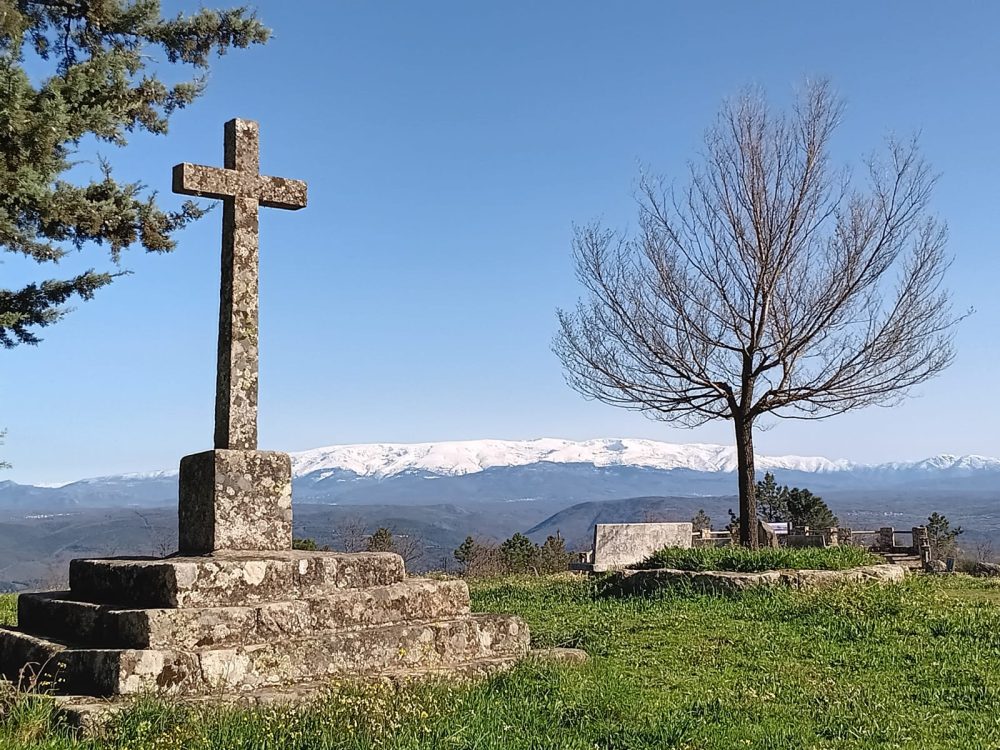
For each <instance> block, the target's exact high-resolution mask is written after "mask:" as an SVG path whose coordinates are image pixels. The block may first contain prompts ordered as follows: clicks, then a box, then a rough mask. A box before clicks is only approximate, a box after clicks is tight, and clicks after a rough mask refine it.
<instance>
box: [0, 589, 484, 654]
mask: <svg viewBox="0 0 1000 750" xmlns="http://www.w3.org/2000/svg"><path fill="white" fill-rule="evenodd" d="M468 612H469V588H468V586H467V585H466V583H465V581H434V580H430V579H425V578H408V579H406V580H404V581H401V582H399V583H392V584H389V585H387V586H375V587H372V588H368V589H339V590H336V591H333V592H331V593H329V594H327V595H325V596H323V597H321V598H318V599H299V600H296V601H280V602H265V603H263V604H257V605H253V606H247V607H188V608H183V609H176V608H174V609H163V608H158V609H121V608H117V607H114V606H109V605H101V604H93V603H91V602H85V601H79V600H75V599H74V598H73V593H72V592H69V591H56V592H47V593H42V594H21V595H20V596H19V597H18V600H17V622H18V625H19V628H20V629H21V630H23V631H25V632H26V633H31V634H32V635H38V636H42V637H49V638H57V639H62V640H65V641H68V642H71V643H73V644H74V646H77V647H103V648H134V649H145V648H152V649H179V650H182V651H185V650H192V649H199V648H207V647H223V646H246V645H253V644H256V643H266V642H268V641H272V640H276V639H280V638H299V637H303V636H308V635H314V634H317V633H320V632H323V631H330V630H341V631H342V630H351V629H358V628H365V627H375V626H380V625H388V624H394V623H400V622H406V621H409V620H419V621H429V620H441V619H445V618H449V617H455V616H458V615H463V614H468Z"/></svg>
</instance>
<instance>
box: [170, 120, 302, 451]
mask: <svg viewBox="0 0 1000 750" xmlns="http://www.w3.org/2000/svg"><path fill="white" fill-rule="evenodd" d="M223 163H224V165H225V168H224V169H220V168H218V167H205V166H201V165H198V164H178V165H177V166H175V167H174V174H173V190H174V192H175V193H183V194H184V195H197V196H202V197H206V198H218V199H220V200H221V201H222V289H221V295H220V296H221V301H220V305H219V364H218V371H217V374H216V387H215V447H216V448H218V449H234V450H255V449H256V448H257V331H258V328H257V317H258V299H257V288H258V278H257V276H258V260H257V258H258V249H257V227H258V223H257V208H258V206H266V207H268V208H286V209H291V210H297V209H300V208H304V207H305V205H306V183H304V182H300V181H299V180H289V179H285V178H283V177H265V176H263V175H261V174H260V149H259V128H258V125H257V123H256V122H254V121H252V120H239V119H235V120H230V121H229V122H227V123H226V125H225V159H224V162H223Z"/></svg>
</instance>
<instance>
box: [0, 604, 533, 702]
mask: <svg viewBox="0 0 1000 750" xmlns="http://www.w3.org/2000/svg"><path fill="white" fill-rule="evenodd" d="M528 641H529V636H528V628H527V626H526V625H525V624H524V623H523V622H522V621H521V620H520V619H519V618H517V617H508V616H503V615H469V616H463V617H457V618H452V619H449V620H444V621H436V622H429V623H406V624H399V625H388V626H384V627H380V628H368V629H364V630H353V631H346V632H330V633H324V634H321V635H317V636H312V637H308V638H285V639H279V640H276V641H273V642H270V643H266V644H260V645H255V646H238V647H233V648H223V649H206V650H201V651H178V650H167V649H143V650H138V649H80V648H71V647H68V646H67V645H66V644H65V643H63V642H59V641H53V640H47V639H42V638H38V637H36V636H32V635H29V634H27V633H25V632H23V631H20V630H17V629H13V628H0V671H2V673H3V675H4V676H6V677H7V678H8V679H17V677H18V675H19V673H20V672H21V670H22V668H23V667H24V666H25V665H26V664H28V663H31V664H32V665H33V666H32V667H31V668H30V669H31V670H32V671H35V672H37V673H40V674H41V675H42V676H43V678H44V679H45V680H46V681H47V682H48V683H50V684H51V685H52V686H53V688H54V691H55V692H60V693H82V694H85V695H94V696H98V697H99V696H115V695H131V694H136V693H147V692H152V693H157V694H162V695H197V694H201V695H206V694H212V693H217V692H224V691H232V692H242V691H250V690H256V689H258V688H263V687H267V686H274V685H289V684H295V683H298V682H302V681H308V680H316V679H322V678H331V677H336V676H338V675H351V674H365V673H369V672H379V671H385V670H394V669H398V670H407V669H423V668H427V667H435V666H448V665H451V664H458V663H462V662H468V661H475V660H479V659H489V658H497V657H512V658H514V657H523V656H525V655H526V654H527V652H528V648H529V643H528Z"/></svg>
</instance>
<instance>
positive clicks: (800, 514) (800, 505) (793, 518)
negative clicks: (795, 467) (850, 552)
mask: <svg viewBox="0 0 1000 750" xmlns="http://www.w3.org/2000/svg"><path fill="white" fill-rule="evenodd" d="M784 489H785V490H786V494H787V497H788V521H789V523H791V524H792V526H795V527H796V528H802V527H803V526H808V527H809V528H811V529H829V528H833V527H834V526H839V525H840V521H839V520H838V519H837V517H836V516H835V515H833V511H832V510H830V507H829V506H828V505H827V504H826V503H825V502H823V498H821V497H818V496H816V495H814V494H813V493H811V492H810V491H809V490H800V489H799V488H798V487H795V488H793V489H791V490H789V489H788V488H787V487H785V488H784Z"/></svg>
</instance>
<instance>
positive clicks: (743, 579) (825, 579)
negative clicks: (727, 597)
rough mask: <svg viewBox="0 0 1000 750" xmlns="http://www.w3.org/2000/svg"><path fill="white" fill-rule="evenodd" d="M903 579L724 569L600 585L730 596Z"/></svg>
mask: <svg viewBox="0 0 1000 750" xmlns="http://www.w3.org/2000/svg"><path fill="white" fill-rule="evenodd" d="M905 577H906V569H905V568H903V567H902V566H901V565H866V566H863V567H860V568H849V569H847V570H764V571H761V572H758V573H735V572H732V571H725V570H708V571H699V572H691V571H688V570H672V569H669V568H662V569H659V570H625V571H622V572H620V573H616V574H614V575H612V576H609V577H608V578H607V579H606V580H605V582H604V591H605V592H606V593H608V594H613V595H614V594H619V595H620V594H624V595H630V594H643V593H648V592H650V591H654V590H656V589H658V588H661V587H664V586H690V587H691V588H693V589H695V590H697V591H702V592H705V593H710V594H733V593H738V592H740V591H746V590H748V589H753V588H760V587H764V586H788V587H790V588H795V589H816V588H823V587H826V586H833V585H837V584H842V583H869V582H870V583H898V582H900V581H902V580H903V579H904V578H905Z"/></svg>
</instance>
